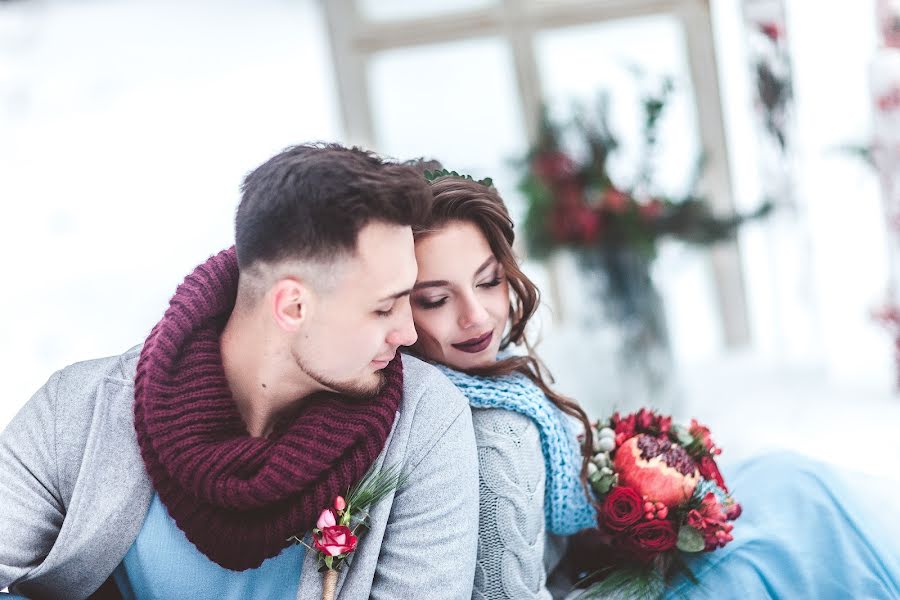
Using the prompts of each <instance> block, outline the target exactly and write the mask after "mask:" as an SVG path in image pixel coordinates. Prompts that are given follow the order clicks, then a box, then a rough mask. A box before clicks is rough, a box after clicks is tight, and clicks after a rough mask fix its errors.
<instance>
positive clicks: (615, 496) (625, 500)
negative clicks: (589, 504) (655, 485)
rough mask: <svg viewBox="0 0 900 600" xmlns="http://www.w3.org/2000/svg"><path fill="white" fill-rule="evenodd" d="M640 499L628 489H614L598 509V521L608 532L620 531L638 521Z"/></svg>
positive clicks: (640, 508) (641, 514)
mask: <svg viewBox="0 0 900 600" xmlns="http://www.w3.org/2000/svg"><path fill="white" fill-rule="evenodd" d="M641 504H642V502H641V497H640V496H638V493H637V492H636V491H634V490H633V489H632V488H630V487H614V488H613V489H612V490H611V491H610V492H609V494H607V496H606V499H605V500H604V501H603V506H602V507H601V509H600V519H601V522H602V523H603V525H604V526H605V527H606V528H607V529H609V530H610V531H622V530H624V529H627V528H628V527H629V526H630V525H633V524H634V523H637V522H638V521H640V519H641V517H642V516H643V514H644V512H643V510H642V507H641Z"/></svg>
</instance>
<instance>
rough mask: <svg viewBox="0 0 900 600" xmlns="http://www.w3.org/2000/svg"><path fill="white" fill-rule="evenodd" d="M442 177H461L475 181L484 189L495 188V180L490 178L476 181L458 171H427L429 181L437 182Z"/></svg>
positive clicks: (426, 175)
mask: <svg viewBox="0 0 900 600" xmlns="http://www.w3.org/2000/svg"><path fill="white" fill-rule="evenodd" d="M442 177H460V178H462V179H468V180H469V181H474V182H475V183H480V184H481V185H483V186H484V187H494V180H493V179H491V178H490V177H485V178H484V179H475V178H474V177H472V176H471V175H461V174H459V173H457V172H456V171H448V170H447V169H439V170H437V171H425V179H426V180H428V181H430V182H431V181H437V180H438V179H441V178H442Z"/></svg>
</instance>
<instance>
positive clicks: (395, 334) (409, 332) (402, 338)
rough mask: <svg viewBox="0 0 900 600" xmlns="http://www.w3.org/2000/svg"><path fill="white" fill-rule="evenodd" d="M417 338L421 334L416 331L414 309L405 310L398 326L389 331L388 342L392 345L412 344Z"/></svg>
mask: <svg viewBox="0 0 900 600" xmlns="http://www.w3.org/2000/svg"><path fill="white" fill-rule="evenodd" d="M417 339H419V336H418V334H417V333H416V326H415V323H413V318H412V311H411V310H404V311H402V314H401V316H400V322H399V323H398V324H397V327H395V328H394V329H392V330H391V331H390V333H388V336H387V343H388V344H390V345H391V346H412V345H413V344H415V343H416V340H417Z"/></svg>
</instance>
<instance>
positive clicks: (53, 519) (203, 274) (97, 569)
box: [0, 145, 478, 599]
mask: <svg viewBox="0 0 900 600" xmlns="http://www.w3.org/2000/svg"><path fill="white" fill-rule="evenodd" d="M429 202H430V195H429V190H428V187H427V185H426V183H425V182H424V180H422V179H421V177H420V176H419V175H418V174H417V173H416V172H415V171H414V170H413V169H412V168H410V167H407V166H402V165H396V164H390V163H387V162H385V161H382V160H381V159H379V158H378V157H376V156H374V155H372V154H370V153H367V152H364V151H361V150H358V149H347V148H343V147H340V146H336V145H305V146H298V147H293V148H289V149H288V150H285V151H284V152H282V153H280V154H278V155H277V156H275V157H274V158H272V159H270V160H269V161H267V162H266V163H265V164H263V165H262V166H260V167H259V168H257V169H256V170H255V171H253V172H252V173H250V174H249V175H248V176H247V178H246V179H245V181H244V185H243V196H242V199H241V203H240V206H239V208H238V211H237V217H236V236H235V238H236V244H235V248H234V249H230V250H226V251H224V252H221V253H219V254H218V255H216V256H213V257H212V258H210V259H209V261H207V262H206V263H204V264H203V265H200V266H199V267H198V268H197V269H196V270H195V271H194V272H192V273H191V274H190V275H188V276H187V278H186V279H185V281H184V283H183V284H182V285H180V286H179V287H178V290H177V291H176V293H175V295H174V297H173V298H172V301H171V303H170V306H169V308H168V310H167V311H166V313H165V315H164V316H163V318H162V320H161V321H160V322H159V323H157V325H156V326H155V327H154V328H153V331H152V332H151V333H150V335H149V336H148V338H147V339H146V340H145V342H144V344H143V345H142V347H137V348H134V349H132V350H130V351H128V352H126V353H125V354H123V355H121V356H117V357H113V358H107V359H100V360H95V361H89V362H85V363H79V364H76V365H72V366H70V367H67V368H65V369H63V370H62V371H59V372H57V373H56V374H54V375H53V376H52V377H51V378H50V380H49V381H48V382H47V384H46V385H45V386H44V387H43V388H42V389H41V390H39V391H38V392H37V393H36V394H35V396H34V397H33V398H32V399H31V400H30V401H29V402H28V404H26V406H25V407H24V408H23V409H22V411H21V412H20V413H19V414H18V415H17V416H16V417H15V419H13V421H12V422H11V423H10V424H9V426H8V427H7V428H6V430H5V431H4V432H3V433H2V434H0V507H2V509H0V588H3V587H4V586H9V588H10V591H11V592H13V593H16V594H22V595H25V596H26V597H29V598H87V597H90V596H91V595H92V594H94V597H100V596H104V597H105V596H108V595H110V594H111V595H118V593H119V592H122V594H123V595H124V596H125V597H133V596H137V597H142V596H146V597H149V596H153V597H167V598H181V597H184V598H206V597H212V596H214V597H217V598H230V597H244V598H246V597H265V598H294V597H296V598H318V597H321V590H322V582H323V576H322V574H321V573H319V572H318V567H319V566H320V564H319V563H318V561H317V556H316V553H315V552H313V551H311V550H305V549H304V547H303V546H300V545H291V544H290V543H289V542H288V541H287V540H288V538H290V537H291V536H295V535H296V536H298V537H301V538H302V537H304V535H305V534H307V532H309V531H310V530H311V529H312V527H313V526H314V524H315V522H316V519H317V517H318V516H319V514H320V513H321V511H322V510H323V509H324V508H327V507H329V506H332V503H333V502H334V499H335V497H336V496H338V495H341V494H345V493H346V491H347V488H348V487H349V486H350V485H352V484H353V483H355V482H357V481H358V480H359V479H360V478H361V477H362V476H363V475H364V474H365V473H366V472H368V471H370V469H373V468H375V469H377V468H382V467H384V468H386V469H388V468H392V467H393V468H399V469H400V474H401V476H402V481H403V483H402V484H401V485H400V487H399V488H397V489H396V490H395V491H394V492H392V493H390V494H388V495H387V496H386V497H385V498H384V499H383V500H382V501H380V502H378V503H377V504H375V505H374V506H373V507H371V528H370V530H369V531H367V532H366V533H365V534H364V535H363V536H362V537H361V540H360V542H359V545H358V547H357V549H356V551H355V552H354V553H353V554H352V555H351V562H349V564H348V565H346V566H345V567H344V569H343V570H342V571H341V573H340V575H339V580H338V590H337V592H338V595H337V597H338V598H341V599H345V598H369V597H372V598H411V597H421V595H422V594H423V593H425V594H427V595H428V597H430V598H468V597H469V596H470V594H471V588H472V581H473V578H474V561H475V555H476V543H477V533H478V532H477V527H475V525H474V524H475V523H477V518H478V487H477V486H478V478H477V459H476V456H475V443H474V437H473V433H472V424H471V416H470V413H469V409H468V404H467V402H466V400H465V398H464V397H463V396H462V395H461V394H460V393H459V392H458V391H457V390H456V388H455V387H453V386H452V385H451V384H450V383H449V382H448V381H447V380H446V379H444V378H443V376H441V375H440V374H439V373H438V372H437V371H436V370H434V369H433V368H431V367H430V366H428V365H426V364H424V363H422V362H420V361H418V360H416V359H413V358H410V357H408V356H403V357H401V355H400V354H399V353H398V348H400V347H401V346H406V345H410V344H412V343H413V342H414V341H415V340H416V333H415V330H414V328H413V323H412V318H411V311H410V306H409V292H410V289H411V288H412V286H413V284H414V282H415V279H416V262H415V254H414V250H413V238H412V231H411V228H410V225H411V224H412V223H415V222H416V221H417V220H418V219H420V218H421V217H422V215H423V211H427V209H428V205H429ZM306 539H307V541H309V539H310V538H309V537H308V536H307V537H306ZM98 590H99V591H98Z"/></svg>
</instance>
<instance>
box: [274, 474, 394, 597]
mask: <svg viewBox="0 0 900 600" xmlns="http://www.w3.org/2000/svg"><path fill="white" fill-rule="evenodd" d="M403 482H404V478H402V477H401V476H400V475H399V473H398V469H397V468H395V467H391V468H389V469H386V470H384V471H381V470H373V471H369V472H368V473H367V474H366V475H365V477H363V478H362V479H361V480H359V482H357V483H356V485H354V486H353V487H351V488H350V489H349V490H348V492H347V496H346V497H344V496H337V497H335V499H334V502H333V503H332V505H331V506H330V507H326V508H325V509H323V510H322V513H321V514H320V515H319V518H318V520H317V521H316V526H315V528H314V529H313V530H312V533H313V545H312V546H310V545H309V544H307V543H306V542H304V541H303V536H297V535H293V536H291V537H290V538H288V541H291V542H294V543H295V544H303V545H304V546H306V548H307V549H308V550H310V551H312V552H315V553H316V554H317V558H318V560H319V561H320V563H321V566H320V567H319V572H320V573H324V576H323V580H322V600H334V594H335V590H336V589H337V581H338V573H340V571H341V568H343V566H344V565H345V564H346V563H347V558H348V557H349V556H350V555H351V554H352V553H353V552H354V551H356V546H357V543H358V542H359V537H360V536H361V535H362V534H363V533H365V532H366V531H368V529H369V513H368V510H369V508H370V507H371V506H372V505H373V504H375V503H377V502H378V501H379V500H381V499H382V498H384V497H385V496H387V495H388V494H389V493H391V492H392V491H394V490H396V489H397V488H398V487H400V486H401V485H402V484H403Z"/></svg>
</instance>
